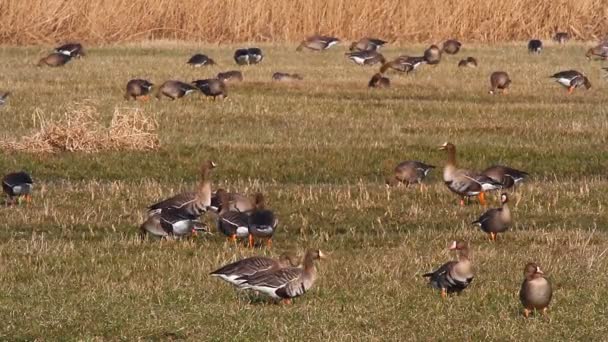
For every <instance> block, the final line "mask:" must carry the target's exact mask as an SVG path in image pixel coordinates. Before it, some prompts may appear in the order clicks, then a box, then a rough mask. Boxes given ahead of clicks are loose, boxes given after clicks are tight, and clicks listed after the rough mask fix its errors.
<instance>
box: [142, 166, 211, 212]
mask: <svg viewBox="0 0 608 342" xmlns="http://www.w3.org/2000/svg"><path fill="white" fill-rule="evenodd" d="M216 166H217V164H215V163H214V162H212V161H211V160H207V161H205V162H204V163H203V164H202V166H201V171H200V172H201V179H200V183H199V185H198V189H197V190H196V191H191V192H183V193H181V194H177V195H175V196H173V197H171V198H168V199H166V200H163V201H160V202H158V203H155V204H152V205H151V206H149V207H148V213H149V215H153V214H158V213H162V212H163V211H165V210H170V209H178V210H180V211H182V212H184V213H185V214H187V215H189V216H193V217H199V216H201V215H202V214H203V213H204V212H206V211H207V209H208V207H209V206H210V205H211V171H212V170H213V169H215V168H216Z"/></svg>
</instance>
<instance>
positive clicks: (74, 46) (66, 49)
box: [55, 43, 85, 58]
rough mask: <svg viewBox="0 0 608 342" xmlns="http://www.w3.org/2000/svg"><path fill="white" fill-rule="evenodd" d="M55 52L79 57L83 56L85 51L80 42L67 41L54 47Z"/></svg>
mask: <svg viewBox="0 0 608 342" xmlns="http://www.w3.org/2000/svg"><path fill="white" fill-rule="evenodd" d="M55 52H56V53H60V54H63V55H66V56H70V57H72V58H80V57H84V55H85V52H84V48H83V47H82V44H80V43H68V44H63V45H61V46H59V47H57V48H55Z"/></svg>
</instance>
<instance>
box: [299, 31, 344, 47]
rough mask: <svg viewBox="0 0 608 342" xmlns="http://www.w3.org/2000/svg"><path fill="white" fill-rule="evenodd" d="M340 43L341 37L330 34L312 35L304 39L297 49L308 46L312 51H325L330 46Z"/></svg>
mask: <svg viewBox="0 0 608 342" xmlns="http://www.w3.org/2000/svg"><path fill="white" fill-rule="evenodd" d="M338 43H340V39H338V38H335V37H329V36H318V35H316V36H310V37H308V38H306V39H305V40H303V41H302V42H301V43H300V45H298V47H297V48H296V51H302V49H303V48H307V49H309V50H312V51H323V50H327V49H329V48H330V47H332V46H334V45H336V44H338Z"/></svg>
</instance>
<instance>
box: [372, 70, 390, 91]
mask: <svg viewBox="0 0 608 342" xmlns="http://www.w3.org/2000/svg"><path fill="white" fill-rule="evenodd" d="M367 86H368V87H370V88H389V87H390V86H391V80H389V79H388V77H384V76H382V74H381V73H376V74H374V76H372V78H371V79H370V80H369V83H367Z"/></svg>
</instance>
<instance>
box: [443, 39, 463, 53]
mask: <svg viewBox="0 0 608 342" xmlns="http://www.w3.org/2000/svg"><path fill="white" fill-rule="evenodd" d="M442 47H443V52H445V53H447V54H448V55H455V54H457V53H458V51H460V48H461V47H462V43H461V42H459V41H457V40H456V39H448V40H446V41H445V42H443V46H442Z"/></svg>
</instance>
